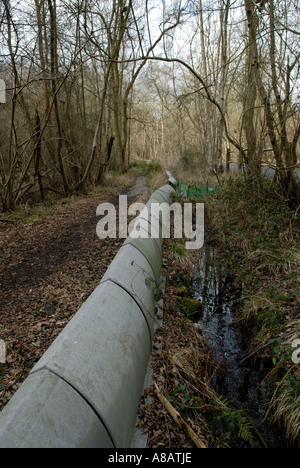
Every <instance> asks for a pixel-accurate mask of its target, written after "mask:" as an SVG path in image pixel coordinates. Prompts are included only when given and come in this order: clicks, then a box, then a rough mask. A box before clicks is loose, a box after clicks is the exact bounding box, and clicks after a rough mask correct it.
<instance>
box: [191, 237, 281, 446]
mask: <svg viewBox="0 0 300 468" xmlns="http://www.w3.org/2000/svg"><path fill="white" fill-rule="evenodd" d="M194 288H195V299H196V300H198V301H201V302H202V305H203V310H202V316H201V318H200V320H199V321H198V322H197V323H196V324H195V326H196V327H197V328H198V329H199V330H201V333H202V334H203V336H204V337H205V338H206V339H207V342H208V345H209V347H210V349H211V352H212V355H213V357H214V358H215V359H216V361H217V362H219V363H221V371H219V372H217V373H216V374H215V375H214V379H213V386H214V388H215V390H216V391H217V392H218V394H220V395H222V396H223V398H224V397H225V398H227V399H228V400H229V401H230V406H231V407H232V408H235V409H237V410H243V411H245V413H246V415H247V417H248V418H249V420H250V421H251V422H253V428H254V436H255V442H254V447H255V448H288V444H287V441H286V439H285V437H284V434H283V433H282V432H281V430H280V428H278V426H277V425H275V424H273V423H272V413H271V412H269V411H268V410H269V405H270V401H271V398H272V393H271V390H270V386H269V379H268V373H269V372H270V371H271V369H272V362H266V361H265V360H260V359H259V358H256V357H255V356H252V355H251V342H250V336H251V333H249V330H247V329H246V328H245V327H243V326H242V324H241V322H239V315H238V311H239V308H240V307H241V306H242V299H241V288H240V286H239V284H238V283H237V282H236V278H234V277H233V276H230V275H228V274H226V273H224V271H223V269H222V266H221V262H220V254H219V252H218V250H217V248H216V247H214V246H213V245H211V244H210V243H209V242H207V243H206V244H205V245H204V247H203V248H202V249H201V250H199V252H197V254H196V256H195V263H194ZM235 447H236V448H249V446H248V444H247V443H244V442H242V441H240V440H237V441H236V442H235V443H234V445H233V448H235Z"/></svg>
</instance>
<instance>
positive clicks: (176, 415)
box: [154, 382, 207, 449]
mask: <svg viewBox="0 0 300 468" xmlns="http://www.w3.org/2000/svg"><path fill="white" fill-rule="evenodd" d="M154 389H155V393H156V395H157V397H158V398H159V400H160V401H161V403H162V404H163V405H164V407H165V409H166V410H167V411H168V412H169V413H170V415H171V416H172V418H173V420H174V421H175V423H176V424H177V425H178V426H179V427H180V428H181V427H184V428H185V430H186V432H187V433H188V435H189V436H190V438H191V439H192V441H193V442H194V444H195V445H196V447H197V448H202V449H203V448H207V446H206V445H205V444H204V443H203V442H202V440H201V439H199V437H198V436H197V434H196V433H195V431H194V430H193V429H192V428H191V427H190V426H189V425H188V424H187V423H186V422H185V421H184V420H183V419H182V417H181V416H180V414H179V413H178V411H176V409H175V408H174V406H173V405H171V403H170V402H169V401H168V400H167V399H166V398H165V397H164V396H163V395H162V394H161V392H160V391H159V388H158V386H157V384H156V382H154Z"/></svg>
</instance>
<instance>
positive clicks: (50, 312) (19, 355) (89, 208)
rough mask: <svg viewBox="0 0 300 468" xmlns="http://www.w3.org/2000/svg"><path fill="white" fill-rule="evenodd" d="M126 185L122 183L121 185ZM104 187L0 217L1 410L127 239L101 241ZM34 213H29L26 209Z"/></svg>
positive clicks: (111, 195) (107, 197)
mask: <svg viewBox="0 0 300 468" xmlns="http://www.w3.org/2000/svg"><path fill="white" fill-rule="evenodd" d="M120 188H122V187H118V189H120ZM117 195H118V193H115V192H108V193H107V192H104V193H103V194H100V195H95V196H93V197H81V198H74V199H71V200H66V201H65V202H59V203H58V204H54V205H53V206H51V207H47V209H46V210H45V208H43V209H42V210H41V211H40V212H37V211H36V210H35V211H34V214H31V215H29V214H28V210H27V212H26V213H25V214H24V213H22V214H21V215H16V214H15V215H13V216H10V217H8V218H7V217H6V218H1V219H0V256H1V263H0V291H1V295H0V339H2V340H4V342H5V344H6V364H5V365H3V366H2V368H0V384H1V388H0V410H1V409H2V408H3V407H4V406H5V404H6V403H7V401H8V400H9V399H10V398H11V396H12V395H13V394H14V393H15V392H16V390H17V389H18V388H19V386H20V385H21V383H22V382H23V381H24V379H25V378H26V376H27V375H28V373H29V372H30V370H31V369H32V367H33V366H34V364H35V363H36V362H37V361H38V360H39V359H40V358H41V357H42V355H43V354H44V353H45V351H46V350H47V349H48V348H49V346H50V345H51V343H52V342H53V341H54V339H55V338H56V337H57V336H58V335H59V334H60V332H61V331H62V330H63V328H64V327H65V326H66V325H67V323H68V322H69V321H70V319H71V318H72V317H73V315H74V314H75V313H76V312H77V311H78V309H79V308H80V306H81V305H82V303H83V302H84V301H85V300H86V299H87V298H88V296H89V295H90V294H91V293H92V291H93V290H94V289H95V287H96V286H97V285H98V283H99V282H100V280H101V278H102V277H103V275H104V273H105V271H106V270H107V267H108V266H109V264H110V263H111V261H112V260H113V258H114V257H115V255H116V253H117V252H118V250H119V249H120V247H121V245H122V244H123V242H124V240H122V239H105V240H103V239H99V238H98V237H97V235H96V225H97V218H96V208H97V206H98V205H99V204H100V203H103V202H111V203H114V204H115V206H117V202H118V196H117ZM29 211H30V210H29Z"/></svg>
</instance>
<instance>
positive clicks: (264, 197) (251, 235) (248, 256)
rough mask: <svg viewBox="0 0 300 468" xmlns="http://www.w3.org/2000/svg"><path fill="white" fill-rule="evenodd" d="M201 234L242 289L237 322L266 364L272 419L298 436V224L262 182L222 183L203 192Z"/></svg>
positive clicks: (293, 437)
mask: <svg viewBox="0 0 300 468" xmlns="http://www.w3.org/2000/svg"><path fill="white" fill-rule="evenodd" d="M205 202H206V215H207V227H206V233H207V235H208V237H209V239H210V241H212V242H214V243H215V244H216V245H217V246H218V249H219V251H221V253H222V255H221V258H222V260H221V261H222V263H223V267H224V268H225V269H226V270H227V271H228V273H230V274H234V275H235V277H236V281H237V282H238V283H239V284H240V285H241V287H242V304H241V308H240V314H241V315H240V317H238V319H239V320H241V321H242V322H244V323H245V324H246V325H247V329H248V330H249V339H250V341H251V344H252V349H253V355H254V357H255V355H256V354H258V353H259V354H260V356H261V355H263V356H264V358H265V361H266V362H272V365H273V368H272V369H270V372H269V375H268V377H269V379H270V383H271V386H272V389H273V392H274V393H273V398H272V408H273V409H274V410H275V419H276V420H277V421H279V422H280V423H282V424H283V425H284V428H285V430H286V436H287V438H288V439H290V440H291V441H292V442H295V441H296V440H299V436H300V405H299V388H300V364H298V363H295V362H294V361H293V356H295V354H294V351H293V348H292V344H293V343H295V342H297V340H298V339H299V338H300V318H299V310H300V301H299V290H300V288H299V286H300V275H299V273H300V249H299V240H300V223H299V212H297V211H296V212H295V210H293V209H291V208H289V206H288V205H287V204H286V202H285V200H283V199H282V198H280V197H279V196H278V194H277V193H276V190H275V189H274V186H272V185H271V184H270V183H269V182H268V181H262V182H261V184H260V186H259V187H257V185H254V184H253V183H251V182H250V181H244V180H234V181H229V182H227V183H226V184H225V185H224V186H223V187H222V189H221V190H219V191H218V193H216V194H215V195H214V196H209V197H206V199H205Z"/></svg>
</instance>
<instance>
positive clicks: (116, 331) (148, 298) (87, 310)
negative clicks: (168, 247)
mask: <svg viewBox="0 0 300 468" xmlns="http://www.w3.org/2000/svg"><path fill="white" fill-rule="evenodd" d="M173 192H174V189H173V187H172V186H171V184H168V185H166V186H164V187H162V188H160V189H159V190H157V191H156V192H154V193H153V195H152V197H151V198H150V200H149V202H148V204H147V207H148V208H150V210H151V205H152V203H156V204H157V203H159V202H164V203H169V204H170V203H171V201H172V193H173ZM156 215H157V213H156V211H155V210H153V213H151V216H153V217H155V216H156ZM140 216H141V217H143V216H144V213H141V215H140ZM147 221H148V227H147V223H146V227H145V223H143V229H146V230H147V229H148V232H149V237H148V238H143V239H142V238H138V239H133V238H131V237H129V238H128V239H127V240H126V241H125V243H124V245H123V246H122V247H121V249H120V251H119V253H118V254H117V255H116V257H115V259H114V260H113V262H112V263H111V265H110V267H109V268H108V270H107V272H106V274H105V276H104V277H103V279H102V281H101V283H100V284H99V286H98V287H97V288H96V289H95V291H94V292H93V293H92V295H91V296H90V297H89V299H88V300H87V301H86V302H85V303H84V305H83V306H82V307H81V309H80V310H79V311H78V312H77V314H76V315H75V316H74V318H73V319H72V320H71V321H70V322H69V324H68V325H67V326H66V328H65V329H64V330H63V332H62V333H61V334H60V335H59V336H58V338H57V339H56V340H55V341H54V343H53V344H52V345H51V346H50V348H49V349H48V351H46V353H45V354H44V356H43V357H42V358H41V359H40V361H39V362H38V363H37V364H36V366H35V367H34V368H33V369H32V371H31V373H30V374H29V376H28V377H27V379H26V380H25V382H24V383H23V384H22V385H21V387H20V388H19V390H18V391H17V392H16V394H15V395H14V396H13V398H12V399H11V400H10V402H9V403H8V404H7V406H6V407H5V409H4V410H3V411H2V412H1V413H0V447H1V448H128V447H130V445H131V441H132V436H133V431H134V427H135V423H136V416H137V410H138V406H139V402H140V398H141V393H142V389H143V384H144V378H145V374H146V371H147V365H148V360H149V356H150V353H151V349H152V338H153V329H154V320H155V314H154V308H155V300H154V288H153V286H154V285H155V284H156V283H157V281H158V279H159V277H160V274H161V266H162V242H163V239H162V238H161V237H160V235H159V233H158V235H157V236H155V237H157V238H152V237H150V233H151V223H150V219H148V220H147ZM160 223H162V220H161V219H160ZM147 279H148V280H149V281H146V280H147Z"/></svg>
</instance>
